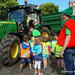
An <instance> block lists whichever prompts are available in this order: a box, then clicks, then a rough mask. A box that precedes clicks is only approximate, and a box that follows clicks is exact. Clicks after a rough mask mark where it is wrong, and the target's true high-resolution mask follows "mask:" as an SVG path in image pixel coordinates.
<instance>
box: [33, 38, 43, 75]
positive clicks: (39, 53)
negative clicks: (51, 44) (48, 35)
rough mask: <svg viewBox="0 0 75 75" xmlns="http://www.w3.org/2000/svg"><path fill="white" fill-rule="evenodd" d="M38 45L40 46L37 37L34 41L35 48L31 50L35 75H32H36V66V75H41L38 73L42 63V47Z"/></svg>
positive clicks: (41, 74)
mask: <svg viewBox="0 0 75 75" xmlns="http://www.w3.org/2000/svg"><path fill="white" fill-rule="evenodd" d="M40 44H41V41H40V38H39V37H37V38H36V39H35V46H34V47H33V48H32V52H33V55H34V61H35V73H34V74H35V75H36V74H37V66H38V75H43V73H42V72H40V68H41V61H42V47H41V45H40Z"/></svg>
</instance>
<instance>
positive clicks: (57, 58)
mask: <svg viewBox="0 0 75 75" xmlns="http://www.w3.org/2000/svg"><path fill="white" fill-rule="evenodd" d="M61 50H62V47H61V46H59V45H58V44H56V46H55V49H54V53H55V57H56V60H57V69H59V59H61V66H62V69H64V67H63V57H60V52H61Z"/></svg>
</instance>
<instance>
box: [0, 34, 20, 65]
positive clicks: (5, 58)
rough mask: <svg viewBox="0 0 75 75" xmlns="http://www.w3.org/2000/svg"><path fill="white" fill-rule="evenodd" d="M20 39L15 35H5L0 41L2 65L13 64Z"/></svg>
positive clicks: (16, 57)
mask: <svg viewBox="0 0 75 75" xmlns="http://www.w3.org/2000/svg"><path fill="white" fill-rule="evenodd" d="M19 44H20V39H19V38H18V37H17V36H15V35H6V36H5V37H4V38H3V39H2V40H1V43H0V59H1V62H2V63H3V64H4V65H13V64H14V63H15V62H16V61H17V60H18V50H19Z"/></svg>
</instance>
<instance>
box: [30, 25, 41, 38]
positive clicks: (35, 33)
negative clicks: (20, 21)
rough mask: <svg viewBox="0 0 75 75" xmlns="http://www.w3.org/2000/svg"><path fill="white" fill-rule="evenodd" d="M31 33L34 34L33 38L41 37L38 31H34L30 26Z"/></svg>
mask: <svg viewBox="0 0 75 75" xmlns="http://www.w3.org/2000/svg"><path fill="white" fill-rule="evenodd" d="M29 31H31V32H32V36H33V37H38V36H40V35H41V33H40V32H39V31H38V30H37V29H34V27H33V26H29Z"/></svg>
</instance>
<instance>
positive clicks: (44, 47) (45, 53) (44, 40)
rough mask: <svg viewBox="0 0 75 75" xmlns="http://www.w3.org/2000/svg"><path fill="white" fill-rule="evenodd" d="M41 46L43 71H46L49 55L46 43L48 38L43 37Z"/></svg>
mask: <svg viewBox="0 0 75 75" xmlns="http://www.w3.org/2000/svg"><path fill="white" fill-rule="evenodd" d="M41 46H42V56H43V65H44V67H43V70H46V69H47V60H48V57H49V55H50V43H49V42H48V38H47V37H46V36H44V37H43V42H42V43H41Z"/></svg>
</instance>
